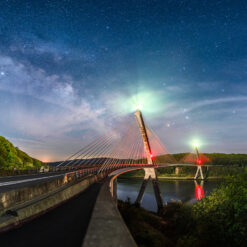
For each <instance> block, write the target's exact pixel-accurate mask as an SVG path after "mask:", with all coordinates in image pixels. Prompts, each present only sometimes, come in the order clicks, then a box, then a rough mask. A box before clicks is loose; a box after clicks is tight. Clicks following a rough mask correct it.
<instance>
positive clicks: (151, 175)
mask: <svg viewBox="0 0 247 247" xmlns="http://www.w3.org/2000/svg"><path fill="white" fill-rule="evenodd" d="M135 118H136V121H137V124H138V127H139V130H140V133H141V136H142V140H143V144H144V149H145V152H146V155H147V162H148V164H150V165H154V163H153V160H152V158H153V154H152V151H151V146H150V143H149V139H148V135H147V130H146V126H145V123H144V120H143V117H142V113H141V111H140V110H137V111H136V112H135ZM144 172H145V176H144V180H143V182H142V185H141V188H140V191H139V194H138V196H137V199H136V203H138V204H141V202H142V199H143V196H144V192H145V189H146V187H147V184H148V181H149V180H150V179H151V180H152V184H153V189H154V194H155V199H156V202H157V206H158V212H161V211H162V210H163V208H164V203H163V199H162V195H161V192H160V187H159V181H158V178H157V175H156V172H155V169H154V168H144Z"/></svg>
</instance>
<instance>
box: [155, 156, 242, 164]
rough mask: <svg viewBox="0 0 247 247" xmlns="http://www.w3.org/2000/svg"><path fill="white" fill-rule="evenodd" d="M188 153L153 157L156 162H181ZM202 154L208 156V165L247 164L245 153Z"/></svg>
mask: <svg viewBox="0 0 247 247" xmlns="http://www.w3.org/2000/svg"><path fill="white" fill-rule="evenodd" d="M189 155H190V153H178V154H169V155H161V156H158V157H157V158H156V159H155V162H156V163H163V162H164V163H174V162H177V163H179V162H181V161H183V162H184V160H186V159H185V157H186V156H189ZM203 156H205V157H207V158H208V161H207V162H206V163H207V164H210V165H224V166H231V165H237V166H246V165H247V154H225V153H203Z"/></svg>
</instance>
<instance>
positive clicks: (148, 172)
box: [135, 168, 164, 214]
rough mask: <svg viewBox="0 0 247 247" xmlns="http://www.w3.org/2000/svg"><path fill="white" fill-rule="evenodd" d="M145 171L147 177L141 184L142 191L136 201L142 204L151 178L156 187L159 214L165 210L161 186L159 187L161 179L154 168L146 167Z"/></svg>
mask: <svg viewBox="0 0 247 247" xmlns="http://www.w3.org/2000/svg"><path fill="white" fill-rule="evenodd" d="M144 171H145V177H144V180H143V182H142V185H141V188H140V191H139V194H138V196H137V198H136V201H135V203H137V204H141V202H142V199H143V196H144V192H145V189H146V187H147V185H148V182H149V180H150V179H151V180H152V184H153V189H154V195H155V199H156V203H157V207H158V214H159V213H161V212H162V211H163V208H164V203H163V199H162V195H161V192H160V187H159V180H158V178H157V175H156V172H155V169H154V168H144Z"/></svg>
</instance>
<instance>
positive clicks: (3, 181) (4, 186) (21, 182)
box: [0, 172, 65, 193]
mask: <svg viewBox="0 0 247 247" xmlns="http://www.w3.org/2000/svg"><path fill="white" fill-rule="evenodd" d="M64 173H65V172H56V173H55V172H53V173H40V174H31V175H20V176H11V177H0V193H2V192H6V191H9V190H15V189H20V188H22V187H26V186H33V185H36V184H39V183H43V182H47V181H50V180H53V179H56V178H59V177H63V175H64Z"/></svg>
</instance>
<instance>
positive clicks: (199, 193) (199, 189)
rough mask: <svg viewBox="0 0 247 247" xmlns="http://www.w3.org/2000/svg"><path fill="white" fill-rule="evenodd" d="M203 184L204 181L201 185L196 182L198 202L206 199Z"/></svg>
mask: <svg viewBox="0 0 247 247" xmlns="http://www.w3.org/2000/svg"><path fill="white" fill-rule="evenodd" d="M203 182H204V181H201V182H200V185H199V184H198V182H197V181H195V187H196V189H195V192H196V199H197V201H200V200H201V199H202V198H203V197H204V190H203Z"/></svg>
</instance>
